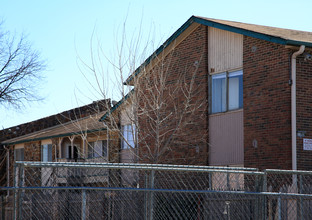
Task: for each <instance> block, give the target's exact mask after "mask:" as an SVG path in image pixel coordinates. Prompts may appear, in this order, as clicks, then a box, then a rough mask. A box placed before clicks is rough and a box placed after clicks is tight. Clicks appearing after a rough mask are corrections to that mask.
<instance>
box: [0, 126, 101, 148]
mask: <svg viewBox="0 0 312 220" xmlns="http://www.w3.org/2000/svg"><path fill="white" fill-rule="evenodd" d="M105 130H106V128H100V129H91V130H86V131H80V132H69V133H64V134H59V135H52V136H45V137H39V138H29V139H24V140H20V141H13V142H10V141H9V140H8V141H4V142H2V143H1V144H3V145H6V146H9V145H15V144H22V143H26V142H32V141H41V140H46V139H52V138H60V137H67V136H72V135H79V134H82V133H84V134H85V133H87V134H89V133H92V132H97V131H105Z"/></svg>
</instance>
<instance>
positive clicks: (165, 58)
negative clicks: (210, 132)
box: [82, 29, 208, 164]
mask: <svg viewBox="0 0 312 220" xmlns="http://www.w3.org/2000/svg"><path fill="white" fill-rule="evenodd" d="M121 36H122V38H121V43H119V44H117V48H116V51H117V56H116V57H117V61H115V62H114V61H112V60H111V59H108V58H107V56H106V54H105V53H104V52H103V51H104V50H103V48H101V47H98V48H96V50H94V49H92V50H91V60H92V64H91V65H87V64H86V63H83V64H84V67H85V69H84V70H87V72H88V73H89V75H88V73H87V72H84V71H82V72H83V74H84V75H85V77H86V79H87V80H88V81H89V82H90V84H92V87H93V89H97V91H99V93H100V94H102V95H103V96H104V97H105V95H106V94H107V92H105V91H107V90H106V89H107V88H105V86H104V87H103V86H100V85H105V83H106V85H108V84H110V83H111V82H109V81H106V82H105V80H104V79H107V75H108V74H112V73H114V76H115V78H116V79H119V80H117V81H118V82H119V86H118V87H117V88H116V87H115V92H119V94H121V101H120V102H119V103H117V105H116V106H118V108H116V110H115V111H113V112H112V113H111V114H106V116H105V120H107V121H109V125H110V126H109V129H113V130H116V131H118V132H119V136H120V138H121V141H122V142H123V145H125V148H128V149H131V150H132V151H131V152H132V153H133V154H134V158H136V160H137V161H140V162H147V163H164V162H166V163H180V164H191V163H196V158H197V156H196V153H195V152H197V153H201V154H202V153H207V144H208V143H207V139H208V138H207V132H204V133H203V132H202V131H203V130H206V131H207V129H202V126H203V125H204V123H203V120H202V118H203V117H202V116H204V115H206V114H207V108H208V105H207V101H208V100H206V98H205V97H206V95H202V94H203V93H205V92H207V89H208V88H207V78H206V77H207V76H205V75H204V74H203V71H202V69H200V68H203V66H204V65H202V63H203V62H204V60H205V58H206V57H204V52H205V49H204V48H205V44H204V43H203V47H199V48H197V50H198V53H197V55H196V56H193V57H192V58H191V59H189V60H187V61H185V60H183V59H180V57H179V56H180V53H179V52H178V51H176V50H175V46H178V45H175V42H171V45H170V48H171V49H170V50H166V51H165V50H164V51H163V52H161V53H158V54H152V56H150V57H149V58H148V59H147V60H145V61H144V60H142V57H143V58H144V59H145V58H146V57H145V56H144V55H145V54H147V52H146V51H148V48H149V46H150V45H153V43H149V42H148V43H147V44H146V45H148V46H139V44H140V43H141V41H140V40H141V36H140V34H138V37H137V38H136V39H133V37H132V38H131V39H130V40H128V39H127V38H126V34H125V29H124V30H123V34H121ZM167 46H168V45H166V44H164V45H161V47H162V48H166V47H167ZM139 49H141V50H142V52H138V51H139ZM103 58H104V59H106V61H108V62H106V63H109V64H111V65H112V67H113V70H112V71H111V72H104V71H102V70H103V69H99V68H97V67H98V66H100V65H97V63H104V62H103ZM138 62H139V63H138ZM141 63H143V64H142V65H141V66H140V67H139V68H138V66H137V64H141ZM137 68H138V69H137ZM129 73H133V74H132V76H133V77H132V76H131V77H129V78H128V79H127V75H129ZM90 76H92V77H91V78H92V79H93V80H94V81H96V82H97V84H94V83H91V82H92V81H91V80H90V79H91V78H90ZM126 79H127V80H126ZM125 81H126V83H125ZM99 82H103V83H99ZM203 83H206V84H205V86H203ZM95 85H96V86H98V87H96V86H95ZM129 88H130V89H132V90H131V91H130V89H129ZM117 89H118V90H117ZM105 98H108V97H105ZM116 118H119V119H120V120H116ZM123 121H126V123H128V124H131V126H130V127H128V128H127V129H129V128H130V129H131V131H130V133H131V134H132V138H130V140H129V137H128V136H129V135H128V134H129V132H125V131H124V130H123V129H122V127H121V125H122V123H123ZM199 127H200V128H201V129H199ZM199 131H200V132H199ZM190 133H192V137H193V139H190V138H189V134H190ZM194 137H195V138H194ZM133 142H134V144H133ZM183 149H184V150H183ZM181 150H182V151H181ZM176 152H180V153H179V154H176Z"/></svg>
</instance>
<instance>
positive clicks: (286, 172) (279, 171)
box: [263, 169, 312, 175]
mask: <svg viewBox="0 0 312 220" xmlns="http://www.w3.org/2000/svg"><path fill="white" fill-rule="evenodd" d="M263 172H264V173H266V174H270V173H272V174H273V173H274V174H301V175H312V171H305V170H275V169H266V170H264V171H263Z"/></svg>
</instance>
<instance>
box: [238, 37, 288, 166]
mask: <svg viewBox="0 0 312 220" xmlns="http://www.w3.org/2000/svg"><path fill="white" fill-rule="evenodd" d="M291 52H292V51H291V50H289V49H286V48H285V46H283V45H278V44H275V43H271V42H267V41H263V40H259V39H255V38H251V37H246V36H245V37H244V53H243V58H244V61H243V68H244V78H243V82H244V165H245V166H246V167H258V168H260V169H268V168H274V169H291V163H292V159H291V98H290V97H291V87H290V86H289V84H288V80H289V74H290V72H289V71H290V70H289V68H290V60H289V57H290V54H291Z"/></svg>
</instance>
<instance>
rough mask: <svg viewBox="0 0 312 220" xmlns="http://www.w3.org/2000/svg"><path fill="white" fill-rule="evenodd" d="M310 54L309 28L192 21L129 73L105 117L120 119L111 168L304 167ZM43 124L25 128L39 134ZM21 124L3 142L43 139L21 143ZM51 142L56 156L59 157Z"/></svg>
mask: <svg viewBox="0 0 312 220" xmlns="http://www.w3.org/2000/svg"><path fill="white" fill-rule="evenodd" d="M311 48H312V33H310V32H303V31H295V30H288V29H281V28H273V27H266V26H260V25H252V24H244V23H238V22H232V21H223V20H216V19H208V18H203V17H196V16H192V17H191V18H190V19H189V20H188V21H186V22H185V23H184V24H183V25H182V26H181V27H180V28H179V29H178V30H177V31H176V32H175V33H174V34H173V35H172V36H171V37H169V38H168V40H167V41H166V42H164V44H163V45H161V46H160V47H159V48H158V49H157V50H156V51H155V52H154V53H153V54H152V55H151V56H150V57H149V58H147V59H146V61H145V62H144V63H143V64H142V65H141V66H140V67H139V68H137V70H136V71H135V72H134V73H133V74H132V75H131V76H129V78H128V79H127V80H126V82H125V84H127V85H132V86H134V87H135V89H134V92H131V94H129V95H127V96H125V98H124V99H122V100H121V101H120V102H118V103H117V104H116V105H115V106H114V107H112V109H111V110H110V112H113V114H104V113H103V114H104V116H103V117H101V121H103V120H108V118H107V117H108V116H109V115H113V116H114V117H116V116H118V117H119V118H120V129H121V130H120V132H119V133H120V134H119V136H121V137H122V138H121V151H120V152H118V150H115V151H116V152H115V151H114V152H115V153H114V155H117V154H116V153H120V155H118V156H116V159H115V160H114V162H118V161H120V162H129V161H133V160H135V161H138V162H145V163H174V164H197V165H212V166H245V167H257V168H260V169H266V168H277V169H299V170H311V169H312V151H311V150H312V147H311V145H312V144H311V142H312V140H311V139H312V127H311V122H312V118H311V116H310V115H311V112H312V104H311V103H312V98H311V96H310V95H309V94H310V92H311V88H310V87H311V86H310V85H311V84H312V77H311V76H310V73H311V72H312V61H311V55H310V53H311ZM160 106H161V107H160ZM133 112H135V114H134V113H133ZM53 120H54V119H53ZM53 120H52V121H53ZM44 121H46V120H44ZM44 121H41V122H40V123H34V122H32V123H28V124H27V126H28V127H29V126H30V127H32V131H31V132H34V134H36V135H39V134H40V131H41V130H42V129H46V128H47V127H49V126H44V127H42V126H43V125H44V124H45V123H46V122H44ZM108 121H109V120H108ZM33 125H36V126H33ZM54 125H56V124H53V126H54ZM23 126H24V125H22V126H17V127H18V128H19V129H20V130H18V131H15V130H14V131H15V132H17V133H18V135H17V136H7V135H8V131H9V130H4V131H2V137H1V140H2V141H1V142H2V144H5V145H10V143H11V145H12V143H13V145H12V146H15V145H16V144H19V145H18V147H17V148H21V146H22V145H21V144H23V143H22V142H23V141H27V143H30V142H29V141H37V142H38V141H43V140H44V138H45V137H46V138H47V136H45V137H41V136H40V137H38V138H34V139H33V140H32V139H27V136H24V137H23V135H27V134H29V133H31V132H28V133H27V134H26V133H21V131H24V130H25V129H26V128H25V129H24V127H25V126H26V125H25V126H24V127H23ZM51 126H52V125H51ZM103 126H104V125H103ZM118 126H119V124H118ZM34 127H35V128H34ZM156 127H157V129H155V128H156ZM21 128H23V129H21ZM118 128H119V127H118ZM14 129H15V128H14ZM27 129H28V130H29V128H27ZM98 129H100V130H101V129H103V131H104V130H105V129H104V128H100V127H98ZM11 130H12V129H11ZM52 130H53V129H52ZM115 130H116V128H115ZM29 131H30V130H29ZM36 132H37V133H36ZM65 133H66V132H65ZM4 134H6V135H5V136H3V135H4ZM134 134H135V135H134ZM64 135H65V134H63V133H59V136H60V137H61V136H62V137H63V136H64ZM66 135H67V136H68V137H70V136H71V135H72V134H71V133H66ZM66 135H65V136H66ZM105 135H106V134H103V135H102V136H103V138H104V136H105ZM116 135H117V134H116ZM18 136H21V137H18ZM65 136H64V137H65ZM67 136H66V138H68V137H67ZM106 136H107V135H106ZM53 137H54V136H53ZM54 138H55V141H56V140H57V138H59V137H58V136H57V135H56V136H55V137H54ZM103 138H102V139H103ZM116 138H117V139H118V137H117V136H116ZM104 139H105V138H104ZM104 139H103V140H104ZM17 140H18V141H17ZM66 140H67V139H66ZM67 141H68V142H69V143H70V139H68V140H67ZM50 142H51V140H50ZM50 142H49V143H50ZM78 142H79V143H78V144H79V146H80V149H79V150H78V152H81V153H83V155H84V156H86V155H87V149H86V148H83V146H84V144H83V141H82V140H81V138H80V139H79V141H78ZM135 143H136V144H137V145H136V144H135ZM38 144H39V145H40V143H39V142H38ZM53 144H54V145H53ZM116 144H117V145H119V144H118V143H117V142H116ZM39 145H38V146H39ZM52 145H53V146H55V148H54V149H55V150H53V151H52V155H53V158H61V157H62V155H63V154H64V155H65V154H66V153H65V151H63V153H62V148H61V149H60V147H59V146H58V145H57V143H56V142H55V143H52ZM71 145H73V144H71ZM117 145H116V146H117ZM27 146H28V145H27ZM135 146H138V148H136V147H135ZM61 147H62V146H61ZM132 148H135V152H134V153H133V152H132V150H131V149H132ZM38 149H39V147H38ZM68 149H69V148H68ZM11 150H12V152H13V148H12V149H11ZM68 151H69V150H68ZM12 152H11V155H13V153H12ZM66 152H67V151H66ZM71 152H72V153H71V154H74V153H73V152H74V150H72V151H71ZM39 153H40V151H38V153H37V159H39V157H41V155H39ZM27 155H33V154H28V153H25V158H24V159H25V160H28V159H29V160H31V159H32V158H28V156H27ZM71 157H73V155H72V156H71ZM67 159H69V158H67ZM39 160H40V159H39Z"/></svg>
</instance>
